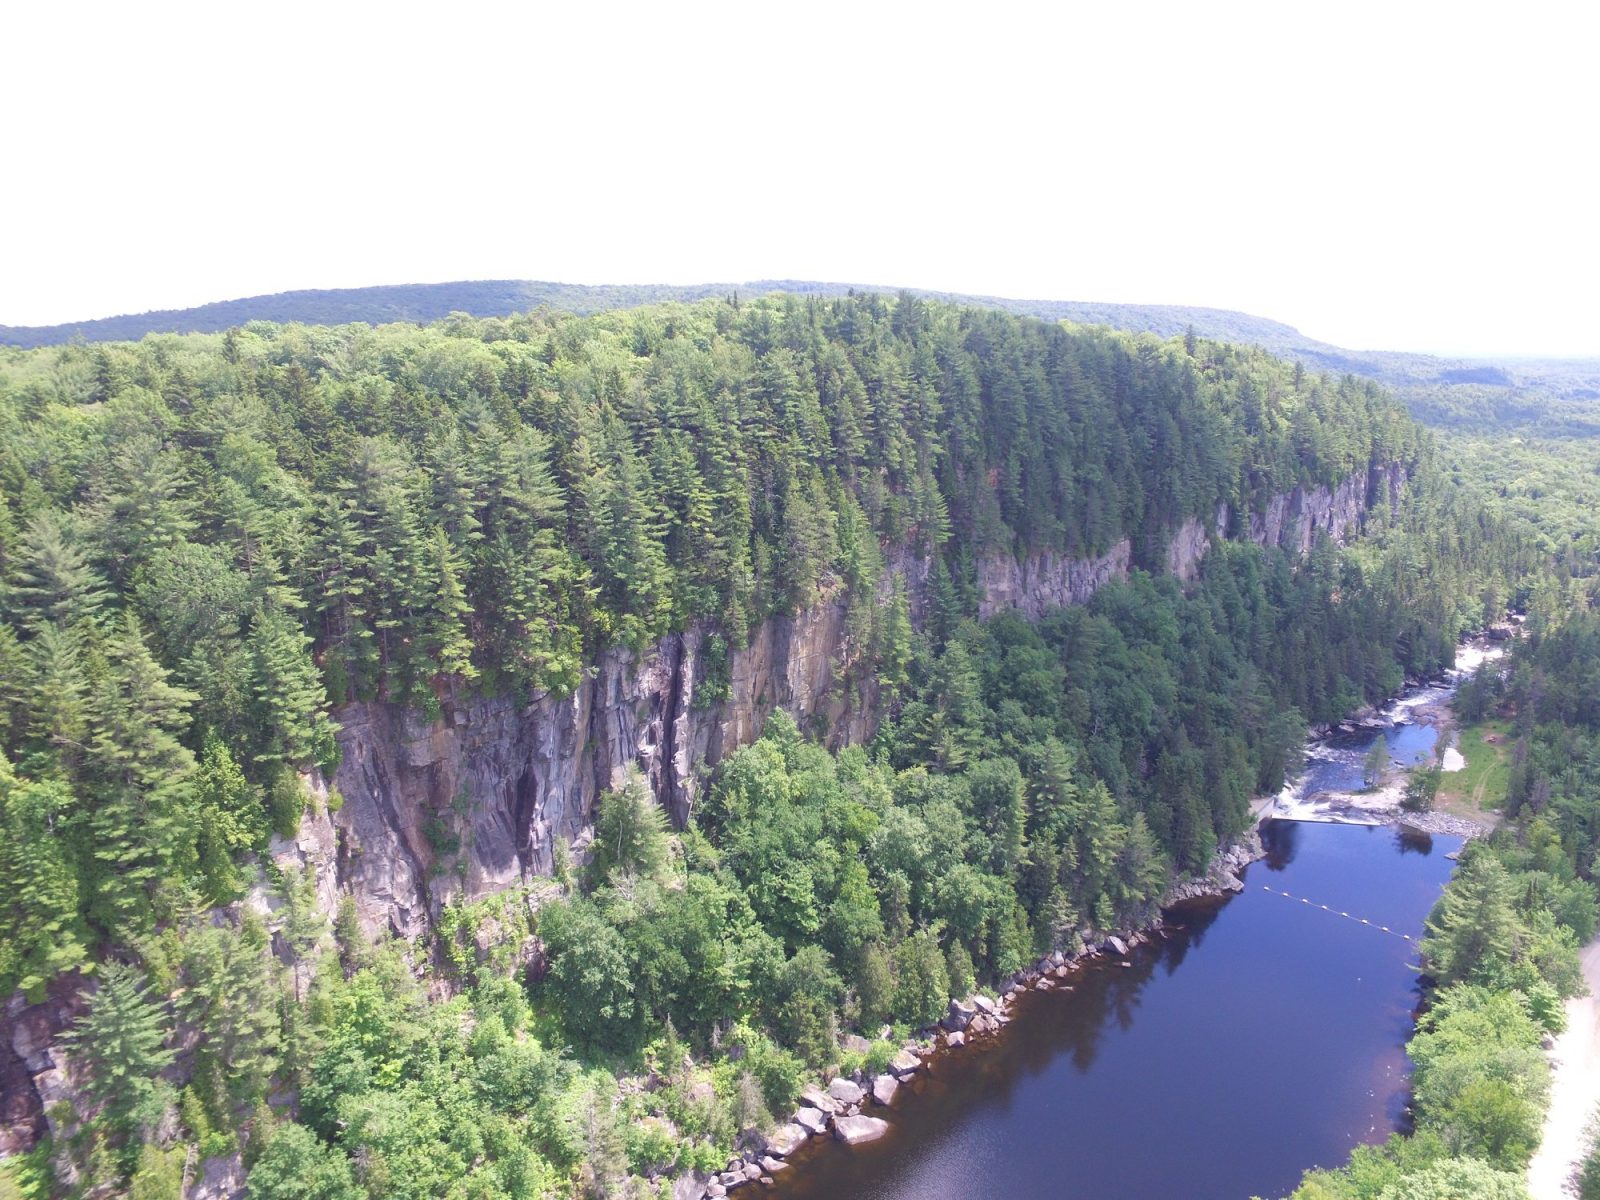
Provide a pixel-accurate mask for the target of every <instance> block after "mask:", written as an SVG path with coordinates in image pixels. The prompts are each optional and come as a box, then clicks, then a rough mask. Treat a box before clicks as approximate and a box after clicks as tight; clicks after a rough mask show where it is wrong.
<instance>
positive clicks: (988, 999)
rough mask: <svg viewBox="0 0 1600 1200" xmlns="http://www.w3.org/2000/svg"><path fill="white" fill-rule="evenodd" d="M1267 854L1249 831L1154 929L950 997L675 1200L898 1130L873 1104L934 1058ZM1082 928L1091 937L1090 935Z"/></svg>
mask: <svg viewBox="0 0 1600 1200" xmlns="http://www.w3.org/2000/svg"><path fill="white" fill-rule="evenodd" d="M1265 854H1266V850H1265V847H1263V845H1262V843H1261V835H1260V831H1259V827H1252V828H1251V829H1250V830H1249V831H1248V832H1247V833H1245V834H1243V835H1242V836H1241V837H1240V838H1239V839H1238V840H1237V841H1235V842H1233V843H1232V844H1230V845H1229V846H1227V847H1224V848H1223V849H1221V850H1219V851H1218V852H1217V853H1216V855H1215V856H1214V857H1213V858H1212V861H1211V864H1210V867H1209V869H1208V870H1207V871H1206V873H1205V874H1204V875H1201V876H1198V877H1194V878H1189V879H1182V880H1178V881H1177V882H1175V883H1174V884H1173V885H1172V886H1171V887H1170V888H1169V889H1168V890H1167V893H1166V895H1164V896H1163V897H1162V899H1161V904H1160V912H1158V913H1157V916H1156V918H1155V920H1154V921H1152V922H1151V923H1150V924H1149V925H1147V926H1145V927H1143V928H1141V929H1137V930H1127V931H1123V932H1120V933H1113V934H1109V935H1105V936H1099V935H1095V934H1094V933H1093V931H1080V932H1079V933H1078V934H1077V935H1075V940H1076V941H1078V942H1082V943H1083V947H1082V949H1081V950H1078V951H1075V952H1072V951H1066V950H1056V951H1054V952H1053V953H1051V954H1047V955H1045V956H1044V957H1043V958H1041V959H1039V960H1038V961H1037V962H1035V963H1034V964H1033V965H1032V966H1031V967H1028V968H1027V969H1025V970H1022V971H1018V972H1017V973H1016V974H1015V975H1012V976H1011V977H1010V978H1008V979H1007V980H1006V981H1005V982H1004V983H1003V984H1002V985H1000V987H999V988H998V989H996V992H997V994H990V993H986V992H977V993H974V994H973V995H971V996H969V997H967V998H966V999H964V1000H951V1001H950V1004H949V1008H948V1009H947V1011H946V1013H945V1015H944V1017H943V1018H941V1019H940V1021H939V1023H938V1024H937V1025H932V1026H929V1027H928V1028H926V1029H923V1030H919V1031H918V1033H917V1034H916V1035H915V1036H913V1037H911V1038H908V1039H906V1040H905V1041H904V1042H903V1043H902V1044H901V1046H900V1049H899V1050H898V1051H897V1052H896V1053H895V1055H894V1057H893V1058H892V1059H891V1060H890V1061H889V1063H888V1065H887V1068H886V1069H885V1070H884V1071H882V1072H879V1073H877V1074H875V1075H869V1074H868V1073H867V1072H865V1071H857V1072H855V1073H854V1074H852V1075H848V1076H846V1075H840V1076H837V1077H835V1078H833V1079H831V1080H827V1081H826V1082H825V1083H823V1084H813V1085H811V1086H809V1087H807V1088H805V1089H804V1090H802V1092H801V1093H800V1104H799V1106H798V1107H797V1108H796V1109H795V1111H794V1113H793V1114H791V1116H790V1118H789V1120H788V1121H786V1122H784V1123H783V1124H781V1125H779V1126H778V1128H777V1129H775V1130H773V1131H771V1132H768V1133H765V1134H760V1135H757V1134H755V1133H754V1131H752V1132H751V1133H750V1134H748V1135H747V1136H746V1139H745V1145H746V1147H747V1148H746V1149H745V1152H744V1153H743V1154H740V1155H737V1156H735V1157H734V1158H731V1159H730V1160H729V1161H728V1165H727V1167H726V1168H725V1169H724V1170H722V1171H720V1172H718V1173H717V1174H715V1175H702V1174H698V1173H696V1174H690V1175H684V1176H681V1177H679V1178H678V1179H677V1181H676V1182H675V1183H674V1184H673V1188H672V1198H673V1200H716V1198H717V1197H722V1196H726V1195H728V1194H729V1193H730V1192H733V1191H736V1190H737V1189H740V1188H743V1187H744V1186H745V1185H747V1184H752V1183H759V1184H763V1185H765V1186H768V1187H770V1186H772V1185H773V1184H774V1182H775V1178H774V1177H775V1176H776V1175H778V1174H779V1173H780V1172H782V1171H785V1170H789V1169H791V1164H790V1163H789V1162H788V1161H787V1160H788V1159H789V1158H791V1157H792V1156H793V1155H795V1154H796V1153H797V1152H799V1150H800V1149H801V1148H802V1147H804V1146H806V1145H807V1144H809V1143H810V1142H811V1140H812V1139H813V1138H822V1137H825V1136H828V1135H830V1134H831V1135H832V1137H833V1138H834V1140H836V1141H839V1142H843V1143H844V1144H845V1145H849V1146H855V1145H860V1144H862V1143H865V1142H872V1141H877V1140H878V1139H879V1138H881V1137H883V1136H885V1135H886V1134H887V1133H888V1132H889V1130H890V1127H891V1126H890V1123H889V1121H887V1120H886V1119H884V1117H882V1116H875V1115H871V1112H869V1108H870V1109H871V1110H873V1111H876V1110H877V1109H888V1108H889V1107H891V1106H892V1105H893V1104H894V1102H895V1099H896V1096H897V1095H898V1093H899V1092H900V1089H901V1088H902V1086H903V1085H905V1084H906V1083H907V1082H909V1081H910V1080H911V1078H912V1077H913V1076H915V1075H916V1074H917V1072H919V1071H922V1070H926V1069H928V1067H929V1065H930V1061H931V1060H932V1059H933V1058H934V1056H936V1055H943V1054H951V1053H958V1052H963V1051H965V1050H967V1049H968V1048H975V1049H981V1048H982V1047H983V1043H985V1042H988V1041H990V1040H991V1039H993V1038H996V1037H998V1036H999V1035H1000V1034H1001V1033H1002V1032H1003V1031H1004V1030H1005V1027H1006V1026H1007V1025H1008V1024H1010V1022H1011V1011H1012V1009H1013V1007H1014V1006H1015V1005H1016V1003H1017V1001H1018V999H1019V998H1020V997H1021V996H1022V995H1023V994H1025V993H1026V992H1029V991H1036V992H1048V991H1057V990H1060V991H1071V990H1072V984H1071V982H1070V980H1071V978H1072V976H1073V974H1074V973H1075V972H1076V971H1078V970H1079V969H1081V968H1082V967H1083V966H1084V964H1086V963H1088V962H1090V961H1092V960H1094V959H1097V958H1102V957H1114V958H1126V957H1127V956H1128V955H1129V954H1131V953H1132V951H1133V950H1134V949H1136V948H1137V947H1139V946H1141V945H1144V944H1145V943H1146V942H1148V941H1149V940H1150V939H1151V938H1152V937H1154V936H1156V935H1158V934H1159V933H1160V931H1161V929H1162V926H1163V923H1164V922H1163V919H1162V915H1161V913H1164V912H1165V910H1166V909H1168V908H1170V907H1171V906H1173V905H1175V904H1181V903H1184V902H1186V901H1192V900H1199V899H1205V898H1208V897H1216V896H1226V895H1232V894H1234V893H1236V892H1241V891H1243V890H1244V883H1243V881H1242V880H1241V879H1240V878H1239V872H1240V871H1242V870H1244V868H1245V867H1247V866H1248V865H1249V864H1250V863H1252V862H1255V861H1256V860H1258V859H1260V858H1263V857H1265ZM1085 932H1087V933H1088V935H1089V936H1087V937H1085ZM863 1045H865V1043H864V1042H863Z"/></svg>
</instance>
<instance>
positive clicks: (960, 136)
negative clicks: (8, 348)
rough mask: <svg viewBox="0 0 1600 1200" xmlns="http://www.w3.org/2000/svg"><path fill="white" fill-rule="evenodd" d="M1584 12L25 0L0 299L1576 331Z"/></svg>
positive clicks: (1553, 337)
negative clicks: (795, 303)
mask: <svg viewBox="0 0 1600 1200" xmlns="http://www.w3.org/2000/svg"><path fill="white" fill-rule="evenodd" d="M1589 7H1591V6H1587V5H1581V4H1577V3H1572V4H1560V5H1557V4H1538V3H1532V4H1530V3H1526V2H1524V3H1521V4H1517V5H1511V4H1507V3H1500V4H1496V5H1493V6H1490V5H1486V4H1485V5H1477V4H1470V3H1461V2H1459V0H1458V2H1456V3H1449V4H1434V3H1411V2H1407V0H1386V2H1384V3H1360V2H1350V0H1342V2H1340V3H1296V2H1292V0H1279V2H1277V3H1272V4H1214V3H1205V2H1203V0H1190V2H1187V3H1178V4H1163V3H1151V2H1145V3H1115V2H1114V0H1094V2H1093V3H1068V2H1059V0H1058V2H1056V3H1050V4H1041V5H1037V6H1034V5H1017V4H998V3H991V4H982V5H980V4H965V5H961V6H959V7H957V6H950V7H946V6H942V5H938V4H930V3H912V4H875V3H871V2H870V0H853V2H849V3H827V2H818V0H808V2H806V3H803V4H782V5H779V4H770V3H761V2H760V0H745V2H743V3H736V4H697V3H690V2H684V3H679V4H667V3H657V4H650V5H641V6H637V7H635V6H632V5H628V4H617V3H613V4H603V5H602V4H584V3H580V2H574V0H566V2H563V3H558V4H551V3H521V4H506V5H500V4H483V3H465V2H462V0H456V2H454V3H450V4H432V5H427V6H412V5H405V4H396V3H384V4H356V3H339V2H338V0H323V2H322V3H316V4H306V3H299V2H275V3H272V4H250V5H245V4H226V3H216V2H215V0H208V2H207V3H203V4H173V3H143V4H141V3H117V4H105V5H97V4H85V3H70V2H66V0H60V2H57V3H50V4H20V3H19V4H14V5H9V6H7V9H6V15H4V16H3V17H0V39H3V44H4V45H5V47H6V52H5V56H4V66H3V68H0V106H3V107H0V111H3V112H4V113H5V114H6V119H5V130H6V133H5V137H4V140H3V141H0V155H3V159H0V162H3V164H4V167H3V170H4V180H3V182H0V231H3V240H0V247H3V252H0V323H7V324H43V323H52V322H58V321H65V320H72V319H83V318H88V317H95V316H105V315H110V314H114V313H122V312H138V311H143V310H146V309H152V308H169V307H180V306H188V305H191V304H197V303H202V302H205V301H208V300H219V299H227V298H231V297H235V296H244V295H251V294H255V293H261V292H272V291H282V290H285V289H289V288H300V287H351V286H360V285H365V284H375V283H403V282H427V281H439V280H451V279H468V278H531V279H552V280H562V281H567V282H574V283H613V282H673V283H691V282H704V281H711V280H716V281H723V280H729V281H737V280H746V279H756V278H768V277H788V278H804V279H827V280H844V281H851V282H865V283H875V284H884V285H905V286H919V287H930V288H939V289H948V290H954V291H966V292H986V293H994V294H1000V295H1008V296H1023V297H1046V298H1051V299H1073V300H1120V301H1135V302H1151V303H1177V304H1199V305H1210V306H1215V307H1221V308H1237V309H1243V310H1246V311H1249V312H1253V313H1257V314H1260V315H1262V316H1269V317H1274V318H1277V319H1279V320H1283V321H1287V322H1289V323H1290V324H1293V325H1296V326H1298V327H1299V328H1300V329H1301V330H1303V331H1304V332H1305V333H1307V334H1310V335H1312V336H1314V337H1320V338H1324V339H1326V340H1329V341H1333V342H1337V343H1340V344H1343V345H1346V346H1351V347H1357V348H1402V349H1419V350H1435V351H1443V352H1462V353H1502V354H1504V353H1565V354H1584V355H1600V303H1597V301H1596V299H1595V294H1596V293H1595V284H1596V280H1600V219H1597V213H1600V203H1597V196H1596V186H1595V185H1596V181H1597V177H1600V160H1597V155H1596V149H1597V141H1600V139H1597V132H1600V130H1597V126H1600V92H1597V82H1596V74H1595V70H1596V64H1595V55H1596V46H1597V44H1600V38H1597V36H1596V35H1597V33H1600V17H1595V16H1591V15H1589V13H1588V11H1587V9H1588V8H1589Z"/></svg>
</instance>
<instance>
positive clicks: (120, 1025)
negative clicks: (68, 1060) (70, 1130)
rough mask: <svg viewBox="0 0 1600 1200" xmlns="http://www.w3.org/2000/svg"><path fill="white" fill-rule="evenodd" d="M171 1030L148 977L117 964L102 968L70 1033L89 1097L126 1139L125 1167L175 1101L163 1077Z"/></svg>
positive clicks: (109, 1126) (169, 1060) (111, 1128)
mask: <svg viewBox="0 0 1600 1200" xmlns="http://www.w3.org/2000/svg"><path fill="white" fill-rule="evenodd" d="M169 1035H170V1025H169V1023H168V1019H167V1016H166V1014H165V1013H164V1012H163V1011H162V1008H161V1007H160V1006H159V1005H158V1004H157V1003H156V1002H155V1001H153V1000H152V999H151V998H150V996H149V993H148V990H147V987H146V983H145V979H144V976H143V975H142V974H141V973H140V972H138V971H137V970H135V969H133V968H131V967H127V966H123V965H121V964H118V963H109V964H107V965H106V966H104V967H103V968H102V969H101V972H100V986H99V988H98V989H97V990H96V991H95V993H94V996H93V997H92V998H91V1000H90V1001H89V1011H88V1013H87V1014H86V1015H85V1016H84V1018H83V1019H82V1021H80V1022H79V1023H78V1025H77V1026H75V1027H74V1028H73V1030H72V1031H71V1033H70V1034H69V1042H70V1045H71V1046H72V1048H73V1051H74V1052H75V1053H76V1055H77V1056H78V1057H79V1058H80V1059H81V1060H82V1061H83V1063H84V1064H85V1066H86V1067H87V1069H88V1071H87V1083H86V1090H87V1091H88V1093H89V1097H90V1099H91V1100H92V1101H93V1102H94V1103H96V1104H98V1105H99V1106H100V1109H101V1114H102V1115H101V1120H102V1121H103V1122H104V1125H105V1127H106V1128H107V1130H108V1131H109V1132H110V1133H111V1134H112V1136H113V1137H114V1138H117V1139H119V1140H120V1141H121V1142H122V1144H123V1150H122V1154H121V1160H122V1162H123V1164H124V1167H125V1169H129V1168H131V1167H132V1164H133V1162H134V1161H136V1159H137V1157H138V1150H139V1145H140V1143H141V1142H142V1141H143V1140H144V1139H145V1138H146V1137H148V1136H149V1135H150V1134H151V1133H152V1132H153V1131H154V1129H155V1127H156V1126H157V1124H158V1123H159V1122H160V1121H161V1118H162V1116H163V1115H164V1114H165V1112H166V1110H167V1107H168V1105H169V1104H170V1103H171V1101H172V1095H171V1088H170V1086H169V1085H167V1084H166V1082H165V1081H164V1080H163V1079H162V1077H161V1076H162V1072H163V1071H165V1070H166V1069H167V1067H168V1066H169V1065H170V1064H171V1063H172V1061H173V1058H174V1057H175V1056H174V1053H173V1051H172V1050H170V1049H168V1048H167V1044H166V1043H167V1039H168V1037H169Z"/></svg>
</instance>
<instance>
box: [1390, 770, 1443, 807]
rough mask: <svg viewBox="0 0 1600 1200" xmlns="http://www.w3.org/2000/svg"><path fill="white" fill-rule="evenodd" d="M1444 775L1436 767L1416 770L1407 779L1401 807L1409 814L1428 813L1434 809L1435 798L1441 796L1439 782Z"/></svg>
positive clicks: (1401, 798)
mask: <svg viewBox="0 0 1600 1200" xmlns="http://www.w3.org/2000/svg"><path fill="white" fill-rule="evenodd" d="M1443 775H1444V772H1443V771H1442V770H1440V768H1438V767H1436V766H1435V767H1418V768H1416V769H1414V770H1413V771H1412V772H1411V774H1410V776H1409V777H1408V778H1407V779H1406V790H1405V794H1404V795H1403V796H1401V797H1400V807H1401V808H1403V809H1405V810H1406V811H1407V812H1428V811H1429V810H1430V809H1432V808H1433V801H1434V797H1435V796H1437V795H1438V794H1439V781H1440V779H1442V778H1443Z"/></svg>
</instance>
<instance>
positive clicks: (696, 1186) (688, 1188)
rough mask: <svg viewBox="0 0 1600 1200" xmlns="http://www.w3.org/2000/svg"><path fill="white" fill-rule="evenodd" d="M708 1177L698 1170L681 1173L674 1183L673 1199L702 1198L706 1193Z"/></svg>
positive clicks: (689, 1199)
mask: <svg viewBox="0 0 1600 1200" xmlns="http://www.w3.org/2000/svg"><path fill="white" fill-rule="evenodd" d="M706 1183H707V1180H706V1177H705V1176H704V1175H702V1174H700V1173H699V1172H698V1171H692V1172H690V1173H689V1174H688V1175H680V1176H678V1178H677V1179H675V1180H674V1181H673V1183H672V1200H700V1198H701V1197H702V1196H704V1195H706Z"/></svg>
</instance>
